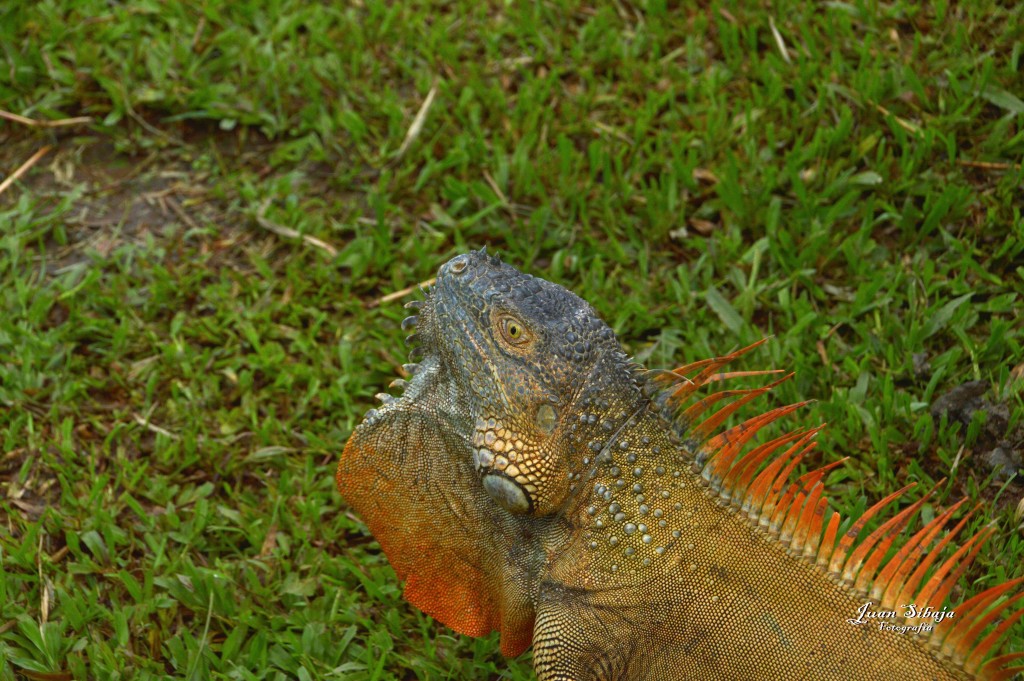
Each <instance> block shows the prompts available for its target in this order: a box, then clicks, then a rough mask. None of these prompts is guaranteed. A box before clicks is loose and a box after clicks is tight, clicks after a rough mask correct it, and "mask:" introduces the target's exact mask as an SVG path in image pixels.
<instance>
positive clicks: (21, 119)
mask: <svg viewBox="0 0 1024 681" xmlns="http://www.w3.org/2000/svg"><path fill="white" fill-rule="evenodd" d="M0 118H6V119H7V120H9V121H12V122H14V123H21V124H22V125H27V126H28V127H30V128H63V127H66V126H69V125H87V124H89V123H92V116H75V117H74V118H61V119H58V120H55V121H40V120H36V119H34V118H26V117H25V116H20V115H18V114H16V113H11V112H10V111H0Z"/></svg>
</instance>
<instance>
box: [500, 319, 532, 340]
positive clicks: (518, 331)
mask: <svg viewBox="0 0 1024 681" xmlns="http://www.w3.org/2000/svg"><path fill="white" fill-rule="evenodd" d="M498 328H499V329H500V330H501V336H502V338H503V339H504V340H505V341H506V342H508V343H512V344H514V345H523V344H525V343H527V342H528V341H530V340H531V339H532V336H531V335H530V333H529V332H528V331H527V330H526V325H524V324H523V323H522V322H520V321H519V320H518V319H516V318H514V317H509V316H505V317H502V318H501V320H500V321H499V323H498Z"/></svg>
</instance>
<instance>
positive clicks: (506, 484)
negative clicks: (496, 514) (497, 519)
mask: <svg viewBox="0 0 1024 681" xmlns="http://www.w3.org/2000/svg"><path fill="white" fill-rule="evenodd" d="M484 489H485V490H487V493H488V494H490V495H491V498H492V499H494V501H495V502H496V503H497V504H498V505H499V506H501V507H502V508H504V509H505V510H506V511H508V512H509V513H528V512H529V510H530V499H529V497H527V496H526V492H525V491H523V488H522V487H520V486H519V485H517V484H516V483H515V481H514V480H510V479H509V478H506V477H505V476H504V475H498V474H497V473H490V474H488V475H485V476H484Z"/></svg>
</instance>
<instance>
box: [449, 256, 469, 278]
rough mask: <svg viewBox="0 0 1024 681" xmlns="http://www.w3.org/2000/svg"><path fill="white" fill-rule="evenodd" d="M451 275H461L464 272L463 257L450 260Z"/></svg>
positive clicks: (464, 259) (464, 263) (464, 261)
mask: <svg viewBox="0 0 1024 681" xmlns="http://www.w3.org/2000/svg"><path fill="white" fill-rule="evenodd" d="M450 269H451V272H452V274H462V273H463V272H465V271H466V258H465V256H459V257H458V258H455V259H454V260H452V263H451V265H450Z"/></svg>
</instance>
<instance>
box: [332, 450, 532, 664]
mask: <svg viewBox="0 0 1024 681" xmlns="http://www.w3.org/2000/svg"><path fill="white" fill-rule="evenodd" d="M387 461H388V457H386V456H384V457H382V456H381V455H380V454H379V453H378V452H377V450H376V448H375V447H373V446H372V445H369V444H367V443H362V442H357V435H353V437H352V438H350V440H349V442H348V443H347V444H346V446H345V451H344V453H343V454H342V457H341V463H340V464H339V466H338V470H337V474H336V477H335V479H336V482H337V484H338V489H339V490H340V491H341V493H342V495H343V496H344V497H345V499H346V501H347V502H348V503H349V504H350V505H351V506H352V507H353V508H355V509H356V510H357V511H358V512H359V514H360V515H361V516H362V518H363V520H364V521H365V522H366V524H367V526H368V527H369V528H370V532H372V533H373V536H374V538H376V539H377V541H378V542H379V543H380V546H381V549H383V551H384V554H385V555H386V556H387V558H388V560H389V561H390V563H391V565H392V567H393V568H394V570H395V572H396V573H397V575H398V577H399V579H403V580H405V591H404V596H405V598H406V600H408V601H409V602H410V603H412V604H413V605H415V606H416V607H417V608H419V609H420V610H422V611H423V612H425V613H427V614H428V615H430V616H431V617H433V618H435V619H436V620H438V621H440V622H442V623H443V624H445V625H446V626H448V627H450V628H451V629H453V630H455V631H456V632H458V633H460V634H464V635H466V636H485V635H487V634H489V633H490V632H491V631H495V630H497V631H500V632H501V652H502V654H504V655H507V656H509V657H514V656H516V655H519V654H521V653H522V652H523V651H525V650H526V649H527V648H528V647H529V646H530V643H531V640H532V638H533V613H532V612H531V613H529V616H528V617H523V616H519V617H516V616H515V614H513V613H511V612H504V613H503V610H505V609H504V608H503V607H502V603H501V600H502V599H501V593H500V589H501V586H500V583H501V579H500V577H499V575H497V574H492V575H490V578H488V575H487V574H486V573H485V571H484V568H483V567H481V566H485V565H487V564H486V563H485V562H484V561H483V560H479V558H480V556H479V554H480V553H481V552H482V551H484V550H486V548H487V547H485V546H484V545H483V541H482V539H481V538H480V537H470V536H464V535H462V534H461V533H460V532H457V531H456V527H451V526H449V527H438V526H437V525H436V524H435V522H436V516H435V515H433V514H431V513H430V510H431V508H432V507H433V505H431V504H426V503H423V501H422V497H421V495H422V494H423V493H424V490H422V489H417V488H416V483H417V482H418V480H419V478H415V477H413V479H409V478H406V477H404V476H400V475H395V476H393V477H388V476H384V475H382V474H381V470H382V468H384V467H385V466H386V462H387ZM396 472H397V471H396ZM466 520H467V522H472V519H466ZM467 526H468V527H473V525H472V524H468V525H462V526H461V527H459V528H458V529H460V530H461V529H464V528H465V527H467ZM477 527H479V528H480V530H481V531H482V530H483V529H484V527H485V526H484V525H482V524H480V525H477ZM445 530H447V531H445ZM524 614H525V613H524Z"/></svg>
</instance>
